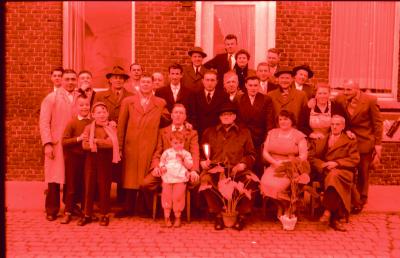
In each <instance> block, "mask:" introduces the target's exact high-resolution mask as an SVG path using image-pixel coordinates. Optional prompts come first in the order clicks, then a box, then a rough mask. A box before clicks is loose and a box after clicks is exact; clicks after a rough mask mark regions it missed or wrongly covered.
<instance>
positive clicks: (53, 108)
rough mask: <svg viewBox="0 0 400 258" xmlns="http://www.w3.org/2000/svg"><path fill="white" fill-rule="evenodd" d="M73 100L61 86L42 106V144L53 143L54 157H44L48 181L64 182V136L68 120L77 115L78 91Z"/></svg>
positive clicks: (40, 118) (45, 176)
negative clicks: (75, 110)
mask: <svg viewBox="0 0 400 258" xmlns="http://www.w3.org/2000/svg"><path fill="white" fill-rule="evenodd" d="M73 94H74V100H73V101H72V102H71V101H70V100H69V98H68V96H67V91H66V90H65V89H64V88H63V87H60V88H58V89H57V90H56V91H54V92H51V93H49V94H48V95H47V96H46V97H45V98H44V99H43V101H42V104H41V106H40V117H39V129H40V137H41V140H42V145H43V146H44V145H46V144H47V143H51V144H53V150H54V159H50V158H48V157H47V156H45V158H44V179H45V182H46V183H58V184H64V178H65V170H64V156H63V155H64V154H63V148H62V137H63V133H64V130H65V128H66V126H67V124H68V122H69V121H70V120H71V119H72V118H73V116H74V115H75V112H74V110H73V109H74V103H75V100H76V95H77V93H76V92H74V93H73Z"/></svg>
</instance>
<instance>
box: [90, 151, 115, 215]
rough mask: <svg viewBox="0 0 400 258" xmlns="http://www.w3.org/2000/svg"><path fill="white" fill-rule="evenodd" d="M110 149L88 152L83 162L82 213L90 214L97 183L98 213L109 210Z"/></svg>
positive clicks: (104, 213)
mask: <svg viewBox="0 0 400 258" xmlns="http://www.w3.org/2000/svg"><path fill="white" fill-rule="evenodd" d="M111 160H112V152H111V150H108V149H107V150H98V151H97V152H90V153H88V154H87V156H86V162H85V201H84V214H85V215H86V216H91V215H92V213H93V203H94V198H95V189H96V185H97V190H98V194H99V195H98V196H99V209H100V213H101V214H103V215H106V214H107V213H108V212H109V211H110V191H111V164H112V163H111Z"/></svg>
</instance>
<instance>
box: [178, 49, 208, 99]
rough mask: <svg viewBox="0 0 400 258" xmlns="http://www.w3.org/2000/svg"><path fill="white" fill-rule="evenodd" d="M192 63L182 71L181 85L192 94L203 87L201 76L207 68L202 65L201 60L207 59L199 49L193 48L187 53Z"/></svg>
mask: <svg viewBox="0 0 400 258" xmlns="http://www.w3.org/2000/svg"><path fill="white" fill-rule="evenodd" d="M188 54H189V56H190V58H191V61H192V63H191V64H190V65H188V66H186V67H185V68H184V69H183V77H182V84H183V86H185V87H187V88H189V89H191V90H192V91H193V92H196V91H200V90H201V89H202V87H203V85H202V79H203V74H204V72H205V70H206V69H207V68H205V66H204V65H203V59H204V58H205V57H207V54H206V53H204V51H203V49H202V48H201V47H194V48H192V49H191V50H189V51H188Z"/></svg>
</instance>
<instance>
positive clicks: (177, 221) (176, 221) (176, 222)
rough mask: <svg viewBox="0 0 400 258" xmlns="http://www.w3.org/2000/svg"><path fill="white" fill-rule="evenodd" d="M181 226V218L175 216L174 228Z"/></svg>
mask: <svg viewBox="0 0 400 258" xmlns="http://www.w3.org/2000/svg"><path fill="white" fill-rule="evenodd" d="M180 226H181V218H175V222H174V228H179V227H180Z"/></svg>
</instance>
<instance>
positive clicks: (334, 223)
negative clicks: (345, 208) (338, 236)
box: [329, 220, 347, 232]
mask: <svg viewBox="0 0 400 258" xmlns="http://www.w3.org/2000/svg"><path fill="white" fill-rule="evenodd" d="M329 226H331V228H333V229H334V230H336V231H341V232H346V231H347V229H346V228H345V227H344V225H343V224H342V223H341V222H339V221H338V220H333V221H331V223H329Z"/></svg>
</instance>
